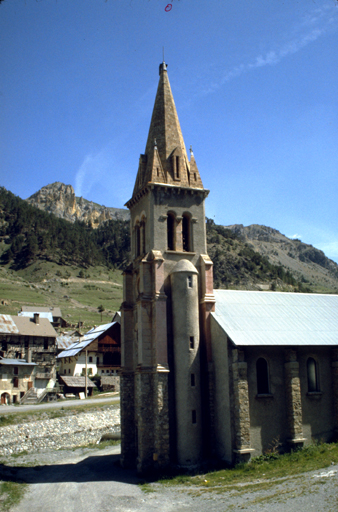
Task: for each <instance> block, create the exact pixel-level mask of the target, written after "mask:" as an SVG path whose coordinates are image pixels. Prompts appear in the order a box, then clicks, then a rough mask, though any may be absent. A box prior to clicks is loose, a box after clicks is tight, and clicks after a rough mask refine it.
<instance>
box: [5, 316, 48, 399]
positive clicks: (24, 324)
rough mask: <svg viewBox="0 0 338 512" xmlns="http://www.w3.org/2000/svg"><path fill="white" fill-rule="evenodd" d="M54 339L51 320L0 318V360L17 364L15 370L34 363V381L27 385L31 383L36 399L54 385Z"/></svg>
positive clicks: (15, 317) (20, 317)
mask: <svg viewBox="0 0 338 512" xmlns="http://www.w3.org/2000/svg"><path fill="white" fill-rule="evenodd" d="M56 336H57V334H56V332H55V330H54V327H53V326H52V325H51V323H50V321H49V320H48V319H47V318H40V315H39V313H35V314H34V315H33V317H32V318H31V317H27V316H14V315H0V357H2V358H3V359H5V360H13V361H16V362H17V365H15V364H14V366H17V367H18V368H19V367H22V368H23V367H24V364H23V363H22V360H24V361H25V363H26V364H27V365H30V366H33V365H32V363H34V365H35V366H34V379H29V382H32V380H34V385H33V387H34V388H35V389H36V393H37V395H38V396H39V395H40V394H41V393H43V392H44V391H45V390H46V389H52V388H53V387H54V385H55V382H56ZM20 361H21V363H20V364H19V362H20ZM26 368H28V366H27V367H26ZM22 371H24V370H22ZM13 375H14V374H13ZM25 375H28V373H25ZM13 378H14V377H13ZM21 391H23V390H20V393H21ZM16 395H17V393H16Z"/></svg>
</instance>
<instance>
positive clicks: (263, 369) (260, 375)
mask: <svg viewBox="0 0 338 512" xmlns="http://www.w3.org/2000/svg"><path fill="white" fill-rule="evenodd" d="M256 372H257V394H258V395H268V394H269V393H270V389H269V370H268V363H267V362H266V360H265V359H264V357H260V358H259V359H257V362H256Z"/></svg>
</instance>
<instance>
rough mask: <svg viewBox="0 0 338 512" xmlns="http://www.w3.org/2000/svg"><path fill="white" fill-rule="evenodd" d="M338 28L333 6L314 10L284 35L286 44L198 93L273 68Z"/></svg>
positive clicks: (222, 77)
mask: <svg viewBox="0 0 338 512" xmlns="http://www.w3.org/2000/svg"><path fill="white" fill-rule="evenodd" d="M337 28H338V8H337V6H336V5H335V4H326V5H324V6H322V7H320V8H315V9H314V10H313V11H312V12H311V13H309V14H308V15H307V16H306V17H304V19H302V20H301V21H300V23H298V24H297V26H295V27H294V28H293V29H291V30H290V31H289V34H286V35H285V37H286V38H287V39H288V40H287V42H284V43H281V44H280V45H279V46H275V48H274V49H271V50H269V51H267V52H265V53H261V54H259V55H257V57H255V58H254V59H253V60H252V61H251V62H247V63H242V64H239V65H237V66H235V67H234V68H233V69H230V70H228V71H226V73H225V74H224V75H223V76H221V77H220V79H218V80H217V81H214V82H213V83H209V84H208V85H207V86H205V87H204V88H203V90H202V91H201V92H200V93H201V94H202V95H206V94H209V93H212V92H214V91H215V90H217V89H219V88H220V87H221V86H222V85H224V84H225V83H226V82H228V81H230V80H232V79H234V78H236V77H238V76H240V75H242V74H244V73H248V72H250V71H253V70H255V69H258V68H262V67H264V66H275V65H276V64H278V63H279V62H281V60H283V59H285V58H286V57H288V56H289V55H292V54H295V53H297V52H299V51H300V50H302V49H303V48H305V47H306V46H307V45H309V44H311V43H313V42H315V41H316V40H317V39H319V38H320V37H322V36H324V35H325V34H326V33H328V32H329V31H331V30H337Z"/></svg>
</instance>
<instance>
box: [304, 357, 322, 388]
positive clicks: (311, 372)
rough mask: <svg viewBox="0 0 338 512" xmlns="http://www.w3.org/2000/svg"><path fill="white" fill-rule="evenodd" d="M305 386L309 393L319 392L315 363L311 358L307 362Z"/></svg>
mask: <svg viewBox="0 0 338 512" xmlns="http://www.w3.org/2000/svg"><path fill="white" fill-rule="evenodd" d="M307 385H308V391H309V393H311V392H313V391H318V390H319V388H318V372H317V363H316V361H315V360H314V359H313V357H309V359H308V360H307Z"/></svg>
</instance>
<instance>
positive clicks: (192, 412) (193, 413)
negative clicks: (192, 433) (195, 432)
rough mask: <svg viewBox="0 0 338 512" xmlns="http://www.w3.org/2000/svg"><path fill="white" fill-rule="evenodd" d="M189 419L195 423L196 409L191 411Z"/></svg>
mask: <svg viewBox="0 0 338 512" xmlns="http://www.w3.org/2000/svg"><path fill="white" fill-rule="evenodd" d="M191 421H192V423H193V424H195V423H197V416H196V411H195V410H194V409H193V410H192V411H191Z"/></svg>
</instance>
